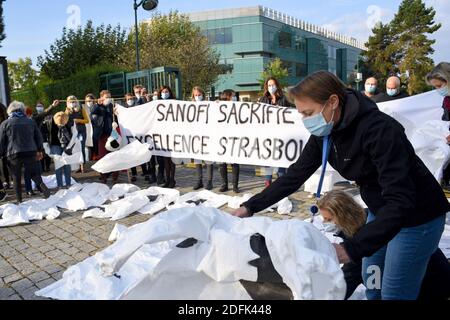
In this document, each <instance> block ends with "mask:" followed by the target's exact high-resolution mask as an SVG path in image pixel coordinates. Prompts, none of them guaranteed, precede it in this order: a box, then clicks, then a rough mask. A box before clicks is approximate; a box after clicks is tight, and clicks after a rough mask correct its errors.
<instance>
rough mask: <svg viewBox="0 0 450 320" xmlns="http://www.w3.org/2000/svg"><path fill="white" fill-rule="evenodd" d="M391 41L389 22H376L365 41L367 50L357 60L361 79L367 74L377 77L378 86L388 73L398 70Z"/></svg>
mask: <svg viewBox="0 0 450 320" xmlns="http://www.w3.org/2000/svg"><path fill="white" fill-rule="evenodd" d="M392 42H393V36H392V32H391V27H390V24H383V23H381V22H380V23H377V24H376V25H375V27H374V28H373V29H372V35H371V36H370V37H369V40H368V41H367V42H366V47H367V50H366V51H364V52H363V53H362V59H361V60H360V62H359V67H360V70H363V79H366V77H369V76H373V77H375V78H377V79H378V81H379V87H380V88H381V87H382V86H383V85H384V84H385V83H386V80H387V78H388V77H389V76H390V75H392V74H396V73H397V72H398V66H397V63H396V56H397V55H398V53H397V52H396V51H395V50H394V49H395V48H393V47H392Z"/></svg>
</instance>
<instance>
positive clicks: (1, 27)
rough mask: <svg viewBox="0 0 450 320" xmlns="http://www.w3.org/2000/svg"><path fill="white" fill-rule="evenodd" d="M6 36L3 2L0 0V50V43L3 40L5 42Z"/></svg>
mask: <svg viewBox="0 0 450 320" xmlns="http://www.w3.org/2000/svg"><path fill="white" fill-rule="evenodd" d="M5 38H6V35H5V21H4V19H3V0H0V48H1V47H2V46H1V43H2V41H3V40H5Z"/></svg>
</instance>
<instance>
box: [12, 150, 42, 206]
mask: <svg viewBox="0 0 450 320" xmlns="http://www.w3.org/2000/svg"><path fill="white" fill-rule="evenodd" d="M8 161H9V167H10V169H11V173H12V174H13V175H14V191H15V192H16V199H17V201H18V202H22V168H25V170H27V171H28V172H29V174H30V177H31V180H33V181H34V183H35V184H36V186H37V188H38V189H40V186H41V184H42V183H43V182H42V177H41V174H40V171H38V170H37V165H36V163H37V162H36V157H35V156H33V157H18V158H9V159H8Z"/></svg>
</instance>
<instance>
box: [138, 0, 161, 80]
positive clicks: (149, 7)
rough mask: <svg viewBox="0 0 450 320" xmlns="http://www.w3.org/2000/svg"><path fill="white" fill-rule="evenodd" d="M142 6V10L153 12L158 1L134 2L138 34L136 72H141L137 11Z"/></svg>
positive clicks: (142, 0) (143, 0) (144, 0)
mask: <svg viewBox="0 0 450 320" xmlns="http://www.w3.org/2000/svg"><path fill="white" fill-rule="evenodd" d="M140 6H142V8H143V9H144V10H146V11H152V10H154V9H156V7H157V6H158V0H141V1H140V2H139V3H138V0H134V23H135V24H134V27H135V33H136V71H139V70H140V69H141V63H140V61H139V60H140V57H139V27H138V16H137V11H138V9H139V7H140Z"/></svg>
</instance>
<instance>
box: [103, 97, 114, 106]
mask: <svg viewBox="0 0 450 320" xmlns="http://www.w3.org/2000/svg"><path fill="white" fill-rule="evenodd" d="M111 102H112V99H111V98H106V99H105V100H103V105H105V106H107V105H109V104H111Z"/></svg>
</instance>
